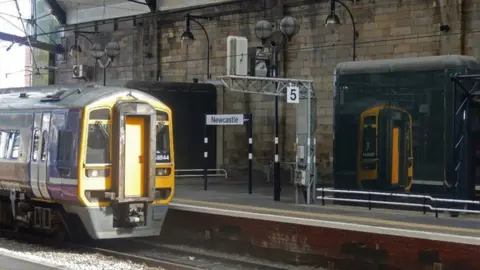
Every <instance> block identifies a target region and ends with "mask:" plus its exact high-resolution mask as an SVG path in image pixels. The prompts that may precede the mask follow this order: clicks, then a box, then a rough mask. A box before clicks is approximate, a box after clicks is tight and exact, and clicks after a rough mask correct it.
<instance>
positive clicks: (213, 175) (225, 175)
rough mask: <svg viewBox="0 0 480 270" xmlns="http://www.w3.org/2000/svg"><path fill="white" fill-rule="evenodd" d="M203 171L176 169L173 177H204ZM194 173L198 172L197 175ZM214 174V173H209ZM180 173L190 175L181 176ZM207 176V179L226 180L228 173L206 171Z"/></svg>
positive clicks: (221, 170) (223, 170) (220, 170)
mask: <svg viewBox="0 0 480 270" xmlns="http://www.w3.org/2000/svg"><path fill="white" fill-rule="evenodd" d="M204 171H205V170H204V169H177V170H175V174H176V175H175V177H178V178H181V177H185V178H186V177H203V176H205V174H204ZM195 172H198V174H195ZM211 172H215V173H211ZM182 173H190V174H182ZM207 176H208V177H225V179H227V178H228V173H227V170H225V169H208V170H207Z"/></svg>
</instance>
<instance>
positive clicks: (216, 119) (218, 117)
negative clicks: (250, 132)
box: [206, 114, 244, 126]
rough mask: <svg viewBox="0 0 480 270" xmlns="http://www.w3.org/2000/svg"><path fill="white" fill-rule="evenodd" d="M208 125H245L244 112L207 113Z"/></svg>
mask: <svg viewBox="0 0 480 270" xmlns="http://www.w3.org/2000/svg"><path fill="white" fill-rule="evenodd" d="M206 123H207V125H208V126H229V125H243V124H244V122H243V114H207V119H206Z"/></svg>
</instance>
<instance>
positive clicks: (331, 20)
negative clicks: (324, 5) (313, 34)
mask: <svg viewBox="0 0 480 270" xmlns="http://www.w3.org/2000/svg"><path fill="white" fill-rule="evenodd" d="M335 2H337V3H339V4H340V5H342V6H343V7H344V8H345V9H346V10H347V12H348V14H349V15H350V19H351V20H352V26H353V61H355V59H356V58H357V56H356V52H355V50H356V40H357V37H358V32H357V30H356V28H355V20H354V19H353V14H352V12H351V11H350V9H349V8H348V7H347V5H345V4H344V3H343V2H341V1H340V0H330V14H329V15H328V16H327V19H326V20H325V26H327V25H335V24H340V19H339V18H338V16H337V14H335Z"/></svg>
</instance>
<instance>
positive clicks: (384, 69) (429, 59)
mask: <svg viewBox="0 0 480 270" xmlns="http://www.w3.org/2000/svg"><path fill="white" fill-rule="evenodd" d="M450 68H467V69H471V70H480V63H479V62H478V61H477V59H476V58H475V57H472V56H465V55H440V56H425V57H410V58H397V59H385V60H371V61H355V62H353V61H350V62H343V63H339V64H337V66H336V68H335V74H336V75H348V74H373V73H389V72H402V71H427V70H444V69H450Z"/></svg>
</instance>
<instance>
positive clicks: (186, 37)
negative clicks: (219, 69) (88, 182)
mask: <svg viewBox="0 0 480 270" xmlns="http://www.w3.org/2000/svg"><path fill="white" fill-rule="evenodd" d="M197 19H205V20H211V19H212V17H204V16H194V15H190V14H188V13H187V14H186V15H185V30H184V32H183V34H182V36H181V38H180V39H181V40H182V42H183V44H185V45H187V46H189V45H192V44H193V42H194V41H195V36H194V35H193V33H192V31H191V30H190V21H193V22H195V23H196V24H198V25H199V26H200V27H201V28H202V30H203V32H204V33H205V36H206V37H207V79H211V78H212V75H211V74H210V51H211V50H212V46H211V45H210V38H209V37H208V33H207V30H205V27H204V26H203V25H202V24H201V23H200V22H199V21H198V20H197Z"/></svg>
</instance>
